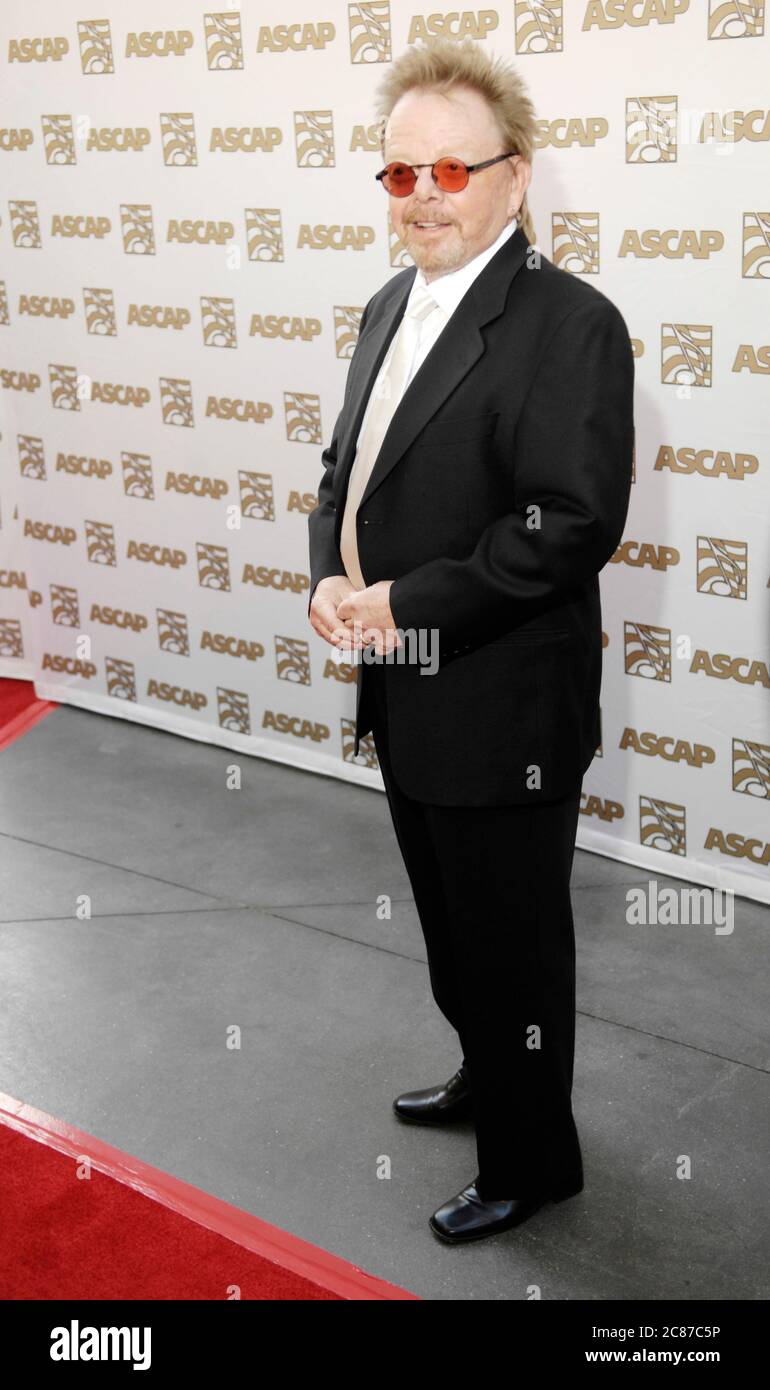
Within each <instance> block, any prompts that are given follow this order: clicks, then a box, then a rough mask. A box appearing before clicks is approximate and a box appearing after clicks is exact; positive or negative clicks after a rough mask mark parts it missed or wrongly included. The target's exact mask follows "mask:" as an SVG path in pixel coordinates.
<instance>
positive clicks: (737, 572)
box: [696, 536, 749, 599]
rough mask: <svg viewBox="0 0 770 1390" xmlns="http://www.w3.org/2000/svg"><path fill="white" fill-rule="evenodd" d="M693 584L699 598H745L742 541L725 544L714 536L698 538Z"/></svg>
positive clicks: (746, 556) (745, 551)
mask: <svg viewBox="0 0 770 1390" xmlns="http://www.w3.org/2000/svg"><path fill="white" fill-rule="evenodd" d="M696 539H697V544H698V556H697V583H696V588H697V590H698V593H699V594H715V595H716V596H718V597H719V598H743V599H745V598H747V597H748V594H747V589H748V565H749V547H748V544H747V543H746V541H726V540H722V539H721V538H719V537H717V536H698V537H696Z"/></svg>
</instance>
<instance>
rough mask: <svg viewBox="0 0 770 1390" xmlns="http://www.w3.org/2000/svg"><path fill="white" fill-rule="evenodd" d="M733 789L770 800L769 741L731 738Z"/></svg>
mask: <svg viewBox="0 0 770 1390" xmlns="http://www.w3.org/2000/svg"><path fill="white" fill-rule="evenodd" d="M733 791H734V792H744V793H745V794H746V795H747V796H757V797H763V798H764V799H765V800H770V743H756V742H754V740H753V739H748V738H734V739H733Z"/></svg>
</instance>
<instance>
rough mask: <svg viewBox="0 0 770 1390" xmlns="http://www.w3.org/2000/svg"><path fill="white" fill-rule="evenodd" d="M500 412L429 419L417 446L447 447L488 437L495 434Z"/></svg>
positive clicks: (422, 447)
mask: <svg viewBox="0 0 770 1390" xmlns="http://www.w3.org/2000/svg"><path fill="white" fill-rule="evenodd" d="M498 418H499V412H498V411H497V410H493V411H491V412H490V413H488V414H486V415H462V416H458V417H457V418H456V419H451V420H447V419H443V420H429V421H428V424H427V425H426V426H425V428H424V429H423V430H421V431H420V433H419V435H418V436H417V439H416V440H415V447H416V448H418V449H420V450H422V449H430V448H432V447H433V446H434V445H436V446H437V447H438V448H441V449H446V448H447V447H448V446H451V445H453V444H469V443H471V442H472V441H475V440H483V439H488V438H489V436H490V435H492V434H494V432H495V427H496V425H497V421H498Z"/></svg>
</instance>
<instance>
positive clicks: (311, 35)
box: [257, 20, 337, 53]
mask: <svg viewBox="0 0 770 1390" xmlns="http://www.w3.org/2000/svg"><path fill="white" fill-rule="evenodd" d="M336 34H337V30H336V29H335V27H334V25H333V24H332V23H331V22H330V21H329V20H322V21H321V22H320V24H274V25H273V26H272V28H271V27H270V25H269V24H261V25H260V27H259V37H258V39H257V53H264V52H266V51H268V50H269V52H271V53H286V52H288V50H289V49H291V50H292V51H293V52H294V53H303V52H304V51H305V49H306V48H314V49H315V50H316V51H317V52H318V51H322V50H323V49H324V48H326V46H327V44H330V43H331V42H332V40H333V39H334V38H335V37H336Z"/></svg>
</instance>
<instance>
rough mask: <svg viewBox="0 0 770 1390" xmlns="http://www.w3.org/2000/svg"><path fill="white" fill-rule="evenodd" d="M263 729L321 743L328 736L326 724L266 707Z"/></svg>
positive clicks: (328, 731)
mask: <svg viewBox="0 0 770 1390" xmlns="http://www.w3.org/2000/svg"><path fill="white" fill-rule="evenodd" d="M262 728H263V729H275V731H276V733H278V734H291V735H292V737H293V738H308V739H310V740H311V742H312V743H323V742H324V741H325V740H326V739H328V738H329V737H330V730H329V725H328V724H318V723H313V721H312V719H302V718H301V717H300V716H299V715H295V714H278V713H276V712H275V711H273V710H269V709H266V710H265V713H264V715H263V717H262Z"/></svg>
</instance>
